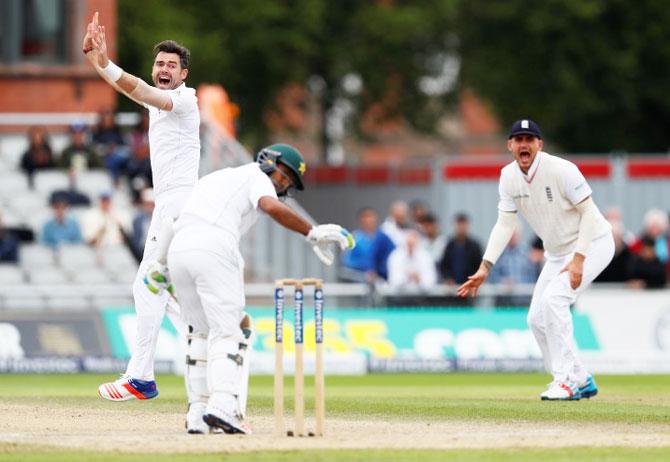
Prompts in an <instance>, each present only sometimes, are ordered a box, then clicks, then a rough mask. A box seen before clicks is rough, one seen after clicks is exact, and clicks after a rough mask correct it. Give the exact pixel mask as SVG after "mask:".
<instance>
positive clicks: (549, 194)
mask: <svg viewBox="0 0 670 462" xmlns="http://www.w3.org/2000/svg"><path fill="white" fill-rule="evenodd" d="M544 191H545V192H546V193H547V200H548V201H549V202H554V195H553V194H552V193H551V188H550V187H549V186H546V187H545V188H544Z"/></svg>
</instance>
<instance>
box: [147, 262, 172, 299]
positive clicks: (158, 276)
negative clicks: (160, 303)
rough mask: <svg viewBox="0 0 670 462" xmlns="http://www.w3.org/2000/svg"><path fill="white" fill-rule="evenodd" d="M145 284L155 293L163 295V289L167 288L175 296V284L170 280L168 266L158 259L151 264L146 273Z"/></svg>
mask: <svg viewBox="0 0 670 462" xmlns="http://www.w3.org/2000/svg"><path fill="white" fill-rule="evenodd" d="M144 285H145V286H147V289H149V291H150V292H151V293H153V294H156V295H161V294H162V293H163V291H165V290H167V291H168V293H169V294H170V295H172V296H174V286H173V285H172V281H171V280H170V272H169V271H168V268H167V266H165V265H164V264H162V263H160V262H157V261H156V262H153V263H151V264H150V265H149V268H147V272H146V273H145V274H144Z"/></svg>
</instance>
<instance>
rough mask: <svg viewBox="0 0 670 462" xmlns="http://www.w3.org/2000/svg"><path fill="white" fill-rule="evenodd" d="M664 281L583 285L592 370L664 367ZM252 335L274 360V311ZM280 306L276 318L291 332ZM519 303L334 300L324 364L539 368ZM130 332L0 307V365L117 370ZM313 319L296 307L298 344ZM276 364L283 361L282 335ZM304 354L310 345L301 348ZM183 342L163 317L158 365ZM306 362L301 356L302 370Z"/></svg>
mask: <svg viewBox="0 0 670 462" xmlns="http://www.w3.org/2000/svg"><path fill="white" fill-rule="evenodd" d="M668 300H670V290H660V291H632V290H629V289H610V288H597V287H596V288H593V289H592V290H590V291H588V292H586V293H584V294H583V295H582V296H581V298H580V299H579V300H578V303H577V305H576V307H575V310H574V318H575V338H576V341H577V344H578V346H579V348H580V350H581V352H582V356H583V358H584V360H585V363H586V364H587V366H588V367H589V369H591V370H592V371H593V372H596V373H624V374H625V373H629V374H636V373H670V302H668ZM248 311H249V312H250V314H251V315H252V316H253V318H254V324H255V328H256V333H257V335H256V342H255V344H254V360H253V363H252V364H253V365H252V372H253V373H256V374H270V373H272V371H273V368H274V363H273V361H274V353H273V348H274V341H273V339H274V337H273V329H274V315H273V310H272V308H271V307H269V306H259V307H251V308H249V310H248ZM290 311H291V310H288V312H287V314H288V317H287V320H286V324H285V326H284V329H285V334H286V338H287V339H288V338H291V335H292V325H291V322H292V319H291V315H290ZM526 313H527V310H526V309H525V308H504V309H486V310H482V309H472V308H460V309H458V308H416V307H412V308H409V307H408V308H381V309H379V308H378V309H369V308H337V309H329V310H328V311H327V313H326V318H325V322H324V331H325V336H324V337H325V342H324V347H325V351H326V371H327V373H328V374H362V373H366V372H402V371H404V372H450V371H459V370H467V371H540V370H542V361H541V357H540V352H539V350H538V347H537V345H536V343H535V340H534V338H533V336H532V333H531V332H530V331H529V330H528V328H527V325H526ZM134 332H135V312H134V310H133V309H132V308H131V307H109V308H105V309H103V310H101V311H100V312H84V313H81V312H78V313H69V312H48V311H42V312H40V311H35V312H29V313H26V312H11V311H2V312H0V372H79V371H109V372H117V371H121V370H122V368H123V367H124V365H125V361H126V360H127V359H128V357H129V355H130V351H129V346H130V345H132V338H133V335H134ZM313 332H314V324H313V318H312V317H311V314H309V310H306V315H305V339H306V342H305V349H306V351H307V352H310V351H313V349H314V341H313V335H314V334H313ZM285 348H286V349H287V353H288V354H287V355H286V356H285V361H286V364H285V366H286V370H287V371H289V372H290V371H291V370H292V369H293V359H292V354H291V353H292V351H293V350H292V348H293V345H292V344H291V342H286V344H285ZM307 356H308V357H309V356H310V355H307ZM183 357H184V356H183V345H182V343H181V342H180V341H179V340H178V338H177V336H176V332H175V330H174V329H173V328H172V326H171V325H170V324H169V323H168V321H167V320H165V321H164V324H163V326H162V329H161V333H160V337H159V340H158V347H157V361H158V369H159V370H160V371H162V372H177V373H179V372H181V370H182V367H183V365H182V362H183ZM312 367H313V365H312V364H311V363H309V362H308V363H307V364H306V369H307V371H309V370H311V369H310V368H312Z"/></svg>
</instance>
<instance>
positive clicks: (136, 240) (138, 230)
mask: <svg viewBox="0 0 670 462" xmlns="http://www.w3.org/2000/svg"><path fill="white" fill-rule="evenodd" d="M140 201H141V204H140V206H141V208H140V210H139V211H138V212H137V214H136V215H135V217H134V218H133V234H132V236H131V242H132V244H133V254H134V255H135V258H136V259H137V261H138V262H139V261H141V260H142V254H143V253H144V243H145V242H146V239H147V234H148V233H149V225H150V224H151V215H152V214H153V212H154V207H155V206H156V203H155V198H154V190H153V189H151V188H146V189H144V190H143V191H142V193H141V194H140Z"/></svg>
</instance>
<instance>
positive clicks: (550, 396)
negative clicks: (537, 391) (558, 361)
mask: <svg viewBox="0 0 670 462" xmlns="http://www.w3.org/2000/svg"><path fill="white" fill-rule="evenodd" d="M581 397H582V395H581V393H580V392H579V385H577V384H576V383H573V382H557V381H553V382H551V383H550V384H549V388H548V389H547V391H545V392H544V393H542V394H541V395H540V398H541V399H542V401H577V400H579V399H580V398H581Z"/></svg>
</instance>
